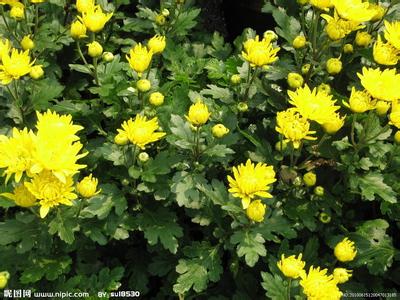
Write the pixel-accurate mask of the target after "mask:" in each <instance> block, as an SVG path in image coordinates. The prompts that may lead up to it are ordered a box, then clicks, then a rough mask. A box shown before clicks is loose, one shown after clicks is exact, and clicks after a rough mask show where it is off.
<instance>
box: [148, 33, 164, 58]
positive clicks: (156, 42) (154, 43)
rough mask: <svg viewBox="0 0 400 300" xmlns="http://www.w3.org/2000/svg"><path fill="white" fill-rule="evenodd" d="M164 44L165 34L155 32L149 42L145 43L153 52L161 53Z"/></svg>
mask: <svg viewBox="0 0 400 300" xmlns="http://www.w3.org/2000/svg"><path fill="white" fill-rule="evenodd" d="M165 46H166V42H165V36H162V35H158V34H156V35H155V36H153V37H152V38H151V39H150V40H149V43H148V44H147V47H148V48H149V49H150V50H151V51H153V53H154V54H157V53H161V52H163V51H164V49H165Z"/></svg>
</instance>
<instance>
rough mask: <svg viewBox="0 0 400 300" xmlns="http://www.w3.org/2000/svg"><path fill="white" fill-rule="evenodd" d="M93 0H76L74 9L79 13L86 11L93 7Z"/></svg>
mask: <svg viewBox="0 0 400 300" xmlns="http://www.w3.org/2000/svg"><path fill="white" fill-rule="evenodd" d="M94 1H95V0H76V9H77V10H78V11H79V12H80V13H84V12H87V11H89V10H91V9H92V8H93V7H94V4H95V3H94Z"/></svg>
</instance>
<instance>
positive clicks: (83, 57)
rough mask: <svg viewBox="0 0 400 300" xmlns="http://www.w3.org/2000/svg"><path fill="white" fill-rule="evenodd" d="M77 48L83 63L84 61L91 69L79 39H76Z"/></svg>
mask: <svg viewBox="0 0 400 300" xmlns="http://www.w3.org/2000/svg"><path fill="white" fill-rule="evenodd" d="M76 48H77V50H78V54H79V56H80V57H81V59H82V61H83V63H84V64H85V66H86V67H87V68H88V69H89V70H90V67H89V64H88V62H87V60H86V58H85V56H84V55H83V53H82V49H81V45H80V43H79V41H78V40H77V41H76Z"/></svg>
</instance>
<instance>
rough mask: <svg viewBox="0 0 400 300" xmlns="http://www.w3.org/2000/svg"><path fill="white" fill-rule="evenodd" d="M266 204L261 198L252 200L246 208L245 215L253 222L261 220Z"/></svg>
mask: <svg viewBox="0 0 400 300" xmlns="http://www.w3.org/2000/svg"><path fill="white" fill-rule="evenodd" d="M266 207H267V206H266V205H265V204H263V203H262V202H261V200H253V201H251V203H250V204H249V206H248V207H247V209H246V215H247V217H248V218H249V219H250V220H252V221H254V222H262V221H263V220H264V215H265V210H266Z"/></svg>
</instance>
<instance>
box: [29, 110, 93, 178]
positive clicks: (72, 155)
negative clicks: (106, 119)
mask: <svg viewBox="0 0 400 300" xmlns="http://www.w3.org/2000/svg"><path fill="white" fill-rule="evenodd" d="M37 117H38V122H37V124H36V128H37V133H36V136H34V138H33V140H34V144H35V149H34V151H33V154H32V155H33V158H34V163H33V165H32V166H31V168H30V172H31V173H33V174H38V173H40V172H42V171H43V170H48V171H51V172H52V173H53V174H54V176H55V177H57V178H58V179H59V180H60V181H61V182H63V183H65V182H66V180H67V179H66V178H67V177H69V176H72V175H74V174H75V173H77V172H78V171H79V170H80V169H82V168H84V167H85V165H80V164H77V161H78V160H79V159H80V158H82V157H84V156H86V155H87V152H86V153H82V154H80V153H79V152H80V151H81V149H82V147H83V146H82V144H81V143H80V142H79V141H78V140H79V137H78V136H77V135H76V133H77V132H78V131H79V130H81V129H82V128H83V127H82V126H79V125H74V124H73V123H72V117H71V116H70V115H63V116H60V115H58V114H57V113H55V112H54V113H52V112H51V111H50V110H48V111H47V112H46V113H44V114H40V113H39V112H37Z"/></svg>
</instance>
